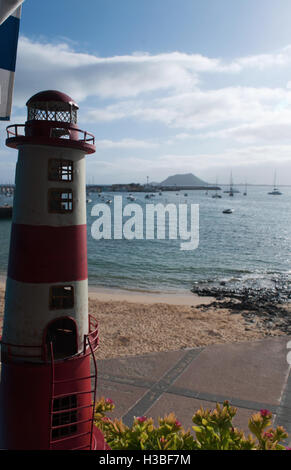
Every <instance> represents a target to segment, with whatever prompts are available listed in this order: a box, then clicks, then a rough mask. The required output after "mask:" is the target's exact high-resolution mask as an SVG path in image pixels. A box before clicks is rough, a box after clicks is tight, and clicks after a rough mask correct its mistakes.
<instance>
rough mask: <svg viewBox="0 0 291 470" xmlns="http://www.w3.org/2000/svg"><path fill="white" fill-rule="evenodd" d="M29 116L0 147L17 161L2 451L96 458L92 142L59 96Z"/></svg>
mask: <svg viewBox="0 0 291 470" xmlns="http://www.w3.org/2000/svg"><path fill="white" fill-rule="evenodd" d="M27 108H28V117H27V121H26V123H25V124H24V125H12V126H9V127H8V128H7V133H8V136H7V140H6V144H7V145H8V147H12V148H15V149H18V161H17V166H16V177H15V196H14V205H13V219H12V228H11V241H10V254H9V266H8V277H7V284H6V300H5V315H4V325H3V336H2V341H1V362H2V368H1V369H2V370H1V388H0V392H1V394H0V397H1V401H0V448H2V449H74V450H75V449H104V447H105V446H106V444H105V443H104V440H103V436H102V434H101V433H100V431H99V430H98V429H97V428H96V426H95V425H94V423H93V415H94V403H95V394H96V384H97V370H96V361H95V357H94V351H95V350H96V349H97V346H98V329H97V324H96V322H95V323H94V321H93V319H92V318H91V317H90V316H88V279H87V241H86V237H87V231H86V190H85V155H86V154H90V153H94V152H95V146H94V136H93V135H91V134H89V133H88V132H84V131H81V130H80V129H78V127H77V110H78V106H77V104H76V103H75V102H74V101H73V100H72V99H71V98H70V97H69V96H67V95H65V94H63V93H60V92H58V91H52V90H49V91H43V92H41V93H37V94H36V95H34V96H33V97H32V98H30V100H28V102H27ZM91 358H93V361H92V368H91Z"/></svg>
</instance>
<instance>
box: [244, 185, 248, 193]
mask: <svg viewBox="0 0 291 470" xmlns="http://www.w3.org/2000/svg"><path fill="white" fill-rule="evenodd" d="M247 186H248V185H247V183H246V186H245V191H244V196H247V195H248V192H247Z"/></svg>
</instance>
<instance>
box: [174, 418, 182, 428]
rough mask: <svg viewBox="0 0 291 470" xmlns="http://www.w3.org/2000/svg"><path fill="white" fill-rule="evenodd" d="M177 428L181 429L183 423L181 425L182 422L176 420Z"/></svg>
mask: <svg viewBox="0 0 291 470" xmlns="http://www.w3.org/2000/svg"><path fill="white" fill-rule="evenodd" d="M175 426H177V428H180V427H181V426H182V423H180V421H178V420H177V419H176V421H175Z"/></svg>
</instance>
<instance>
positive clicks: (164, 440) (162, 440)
mask: <svg viewBox="0 0 291 470" xmlns="http://www.w3.org/2000/svg"><path fill="white" fill-rule="evenodd" d="M160 442H161V443H162V444H164V443H165V442H167V439H165V438H164V436H162V437H161V438H160Z"/></svg>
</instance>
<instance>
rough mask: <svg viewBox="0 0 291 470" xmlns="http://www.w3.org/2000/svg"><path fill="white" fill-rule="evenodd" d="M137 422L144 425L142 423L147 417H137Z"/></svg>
mask: <svg viewBox="0 0 291 470" xmlns="http://www.w3.org/2000/svg"><path fill="white" fill-rule="evenodd" d="M137 420H138V422H139V423H144V421H146V420H147V417H146V416H139V417H138V418H137Z"/></svg>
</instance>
